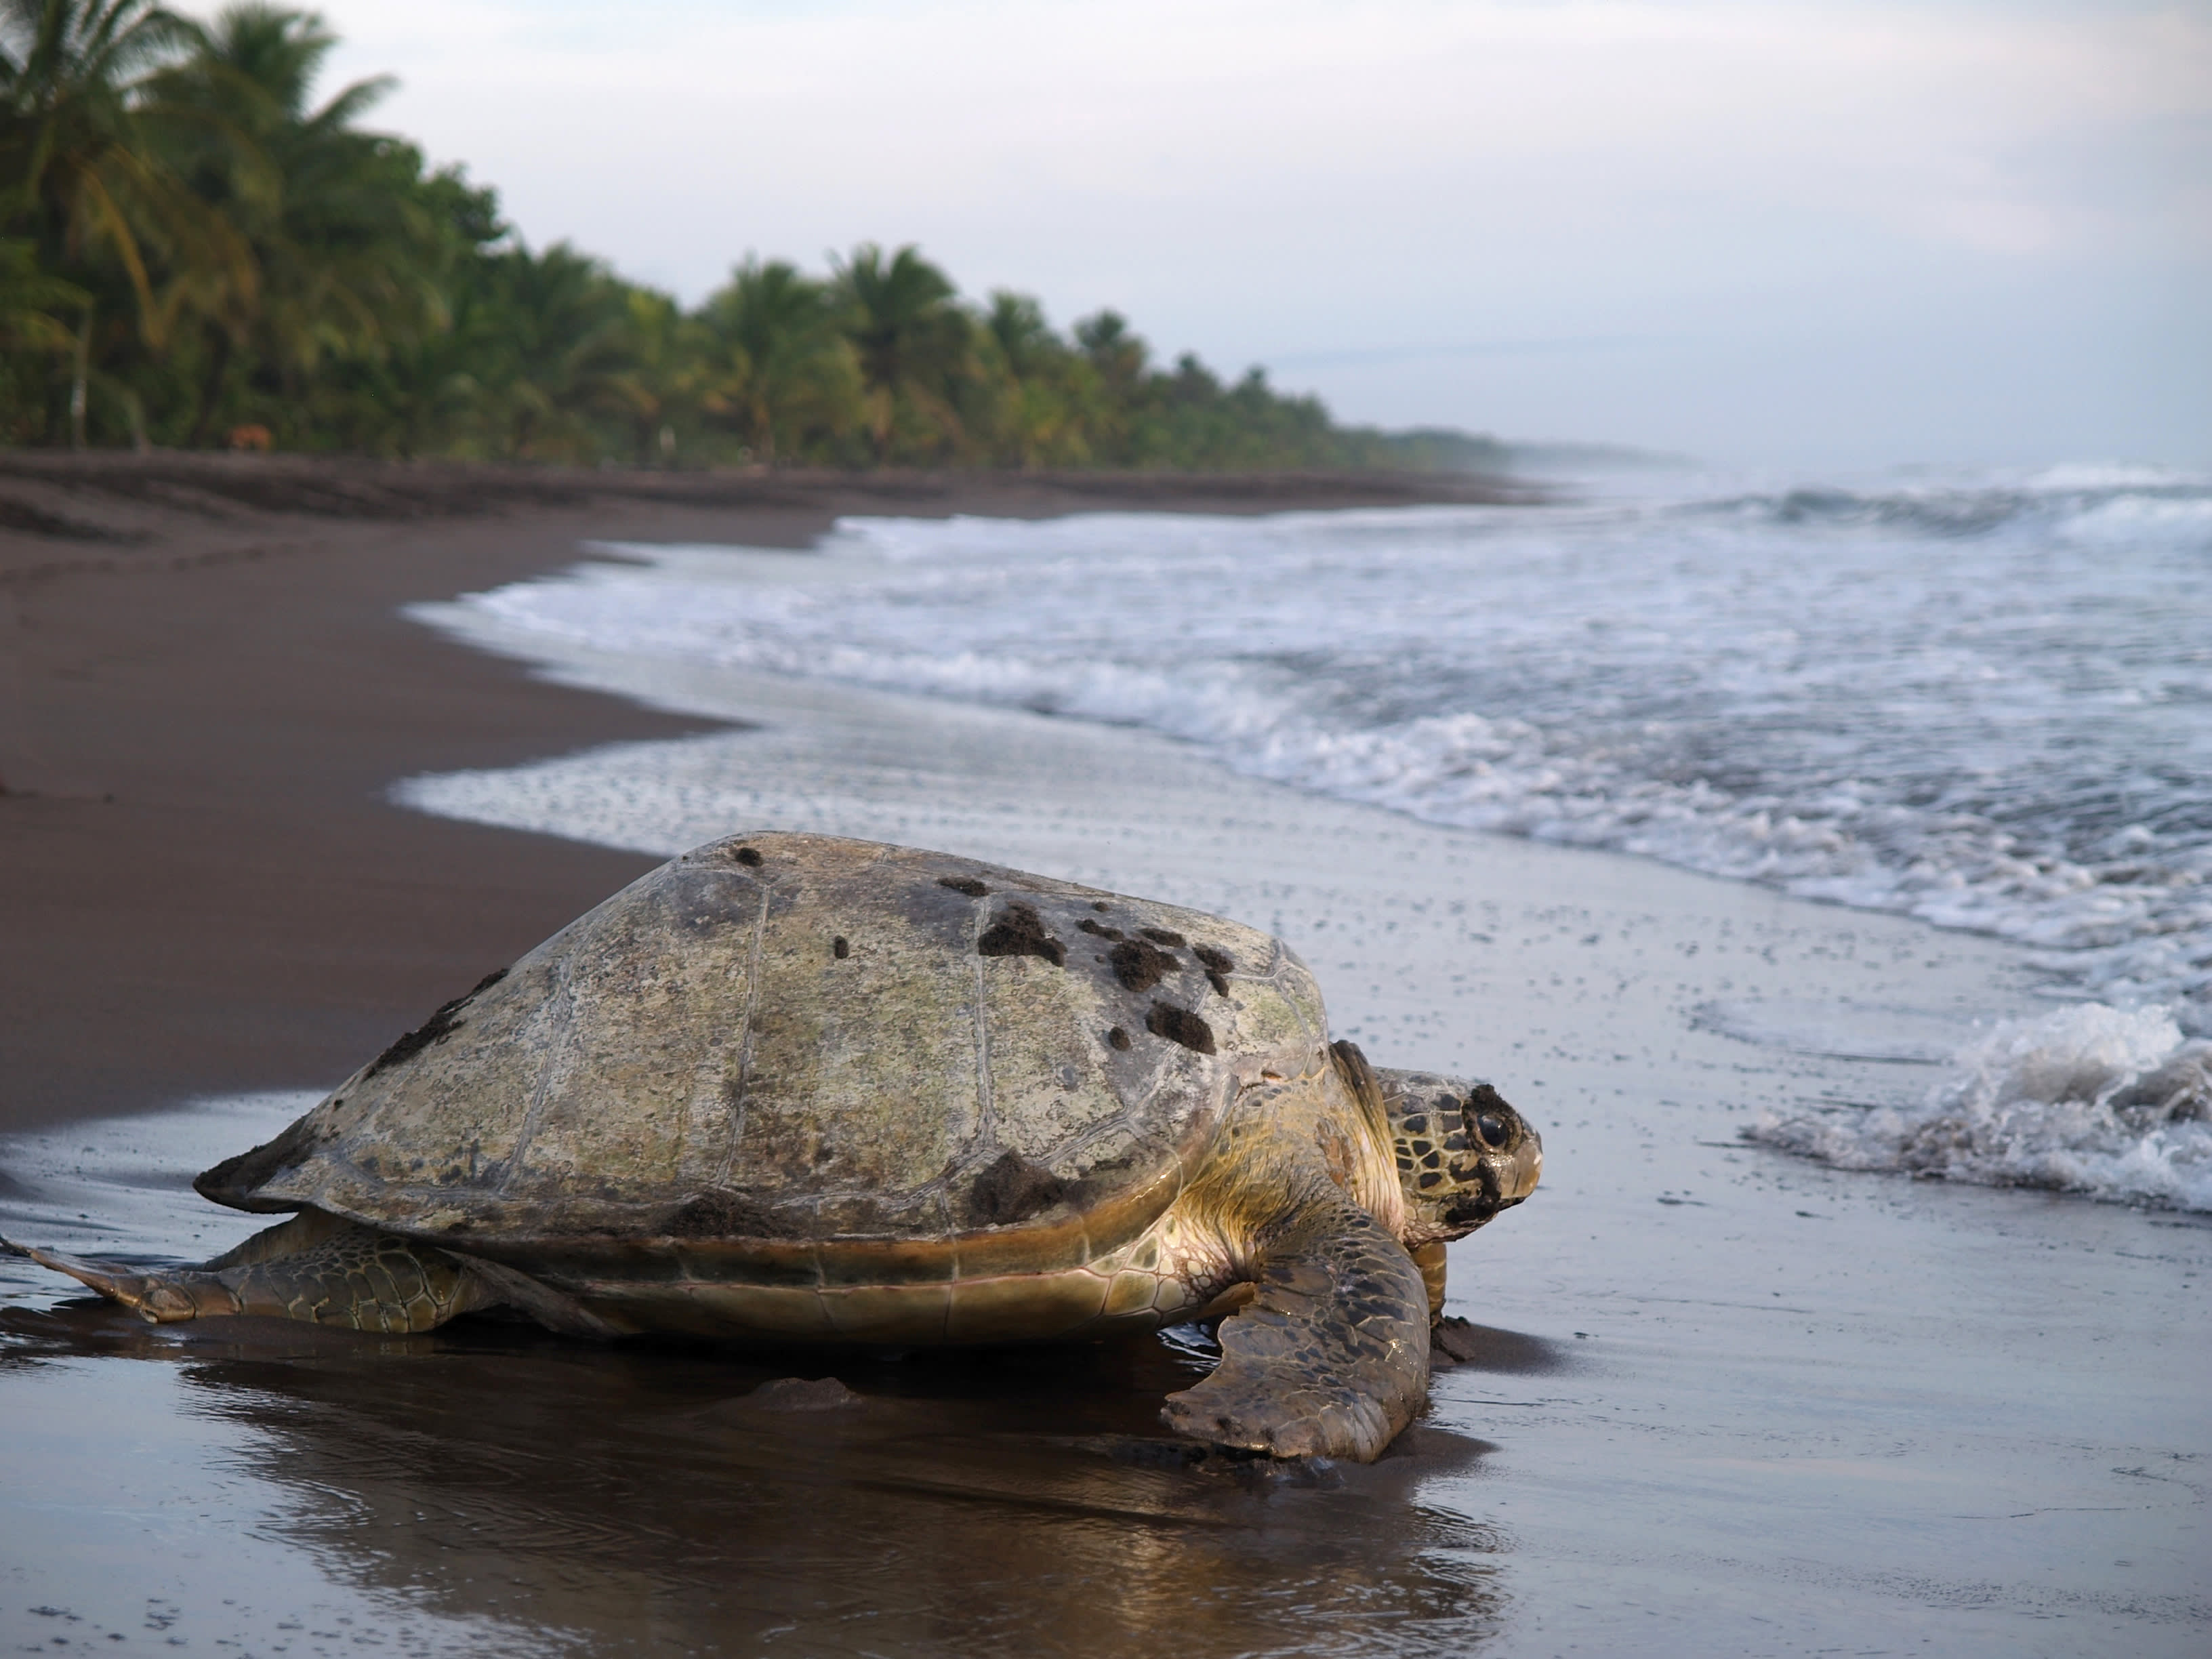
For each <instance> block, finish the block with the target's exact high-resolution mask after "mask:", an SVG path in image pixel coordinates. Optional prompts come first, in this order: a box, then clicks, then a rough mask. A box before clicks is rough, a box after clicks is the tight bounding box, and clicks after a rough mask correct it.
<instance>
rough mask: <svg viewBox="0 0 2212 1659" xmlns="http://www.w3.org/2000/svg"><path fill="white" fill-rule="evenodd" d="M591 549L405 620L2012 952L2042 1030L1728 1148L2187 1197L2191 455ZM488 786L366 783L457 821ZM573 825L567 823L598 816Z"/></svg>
mask: <svg viewBox="0 0 2212 1659" xmlns="http://www.w3.org/2000/svg"><path fill="white" fill-rule="evenodd" d="M604 551H605V552H607V553H610V554H615V555H618V556H620V560H621V562H613V561H603V562H589V563H586V564H585V565H583V566H582V567H580V568H578V569H576V570H574V571H573V572H570V573H567V574H562V575H558V576H556V577H552V578H549V579H544V580H533V581H528V582H523V583H519V584H515V585H513V586H507V587H503V588H501V589H499V590H497V591H495V592H488V593H481V594H474V595H470V596H467V597H465V598H464V599H460V600H459V601H457V602H455V603H453V604H450V605H425V606H420V607H417V608H416V614H417V615H418V616H419V617H422V619H423V620H426V621H428V622H431V623H434V624H435V625H438V626H440V627H442V628H445V629H448V630H451V631H453V632H455V633H458V634H459V635H462V636H463V637H465V638H469V639H471V640H472V641H476V642H477V643H481V644H487V645H492V646H495V647H497V648H501V649H505V650H509V651H516V650H520V651H521V652H523V653H526V654H527V653H529V651H530V650H531V648H532V641H540V642H542V643H543V644H544V646H545V647H547V648H549V649H554V650H570V651H573V650H576V649H581V650H584V651H586V652H589V653H610V654H611V655H615V656H620V657H623V658H627V659H640V658H646V659H660V660H664V661H666V662H670V663H695V664H696V663H704V664H714V665H726V666H732V667H738V668H742V669H745V670H749V671H771V672H775V673H779V674H785V675H792V676H801V677H808V678H825V679H830V680H836V681H841V682H845V683H848V684H860V685H864V686H869V687H873V688H878V689H880V690H890V691H897V692H902V693H909V694H921V695H923V696H933V697H939V698H949V699H957V700H962V701H967V702H983V703H990V704H999V705H1006V706H1012V707H1018V708H1028V709H1031V710H1036V711H1038V712H1040V713H1044V714H1054V715H1060V716H1066V717H1069V718H1074V719H1080V720H1091V721H1103V722H1111V723H1116V724H1122V725H1133V726H1144V727H1148V728H1151V729H1153V730H1155V731H1158V732H1163V733H1165V734H1167V735H1169V736H1171V737H1174V738H1180V739H1182V740H1184V741H1186V742H1188V743H1190V744H1194V745H1197V746H1198V747H1199V748H1200V749H1201V750H1203V751H1205V752H1206V754H1208V755H1210V756H1211V757H1214V758H1215V759H1216V760H1218V762H1219V763H1221V764H1222V765H1224V766H1226V767H1229V768H1231V769H1235V770H1237V771H1239V772H1243V773H1245V774H1248V775H1254V776H1258V777H1262V778H1266V779H1269V780H1272V781H1276V782H1279V783H1283V784H1286V785H1289V786H1291V787H1295V788H1299V789H1304V790H1309V791H1313V792H1316V793H1323V794H1328V795H1332V796H1336V797H1340V798H1342V799H1349V800H1356V801H1362V802H1366V803H1370V804H1374V805H1382V806H1384V807H1388V808H1391V809H1395V810H1396V811H1403V812H1406V813H1409V814H1412V815H1413V816H1415V817H1420V818H1424V819H1427V820H1430V821H1432V822H1435V823H1444V824H1450V825H1455V826H1461V827H1466V828H1473V829H1487V830H1494V831H1499V832H1503V833H1506V834H1510V835H1516V836H1530V837H1534V838H1537V839H1540V840H1544V841H1550V842H1561V843H1566V844H1571V845H1579V846H1589V847H1596V848H1608V849H1611V850H1614V851H1618V852H1625V853H1629V854H1640V855H1643V856H1646V857H1650V858H1654V859H1657V860H1664V861H1666V862H1668V863H1672V864H1676V865H1680V866H1686V867H1688V868H1691V869H1694V870H1699V871H1702V872H1707V873H1710V874H1713V875H1717V876H1722V877H1725V878H1734V879H1739V880H1744V881H1750V882H1757V883H1761V884H1767V885H1770V886H1772V887H1776V888H1778V889H1780V890H1784V891H1786V892H1789V893H1790V894H1793V895H1796V896H1801V897H1804V898H1808V899H1814V900H1820V901H1826V902H1833V903H1838V904H1842V905H1849V906H1855V907H1860V908H1869V909H1875V910H1884V911H1890V912H1893V913H1899V914H1903V915H1911V916H1914V917H1917V918H1919V919H1921V920H1922V921H1926V922H1928V923H1929V924H1932V925H1934V926H1936V927H1948V928H1963V929H1970V930H1974V931H1978V932H1983V933H1990V934H1995V935H1997V936H1999V937H2002V938H2004V939H2011V940H2014V941H2017V942H2018V943H2020V944H2021V945H2023V946H2025V947H2027V949H2029V950H2031V951H2033V953H2034V954H2035V957H2036V961H2037V963H2038V964H2039V967H2040V968H2041V969H2042V970H2043V972H2044V973H2045V975H2046V976H2047V978H2048V981H2049V984H2050V988H2051V992H2052V994H2053V995H2054V997H2056V998H2057V1000H2059V1002H2060V1003H2062V1004H2063V1005H2064V1006H2061V1007H2059V1008H2057V1009H2056V1010H2054V1012H2052V1014H2051V1015H2050V1016H2048V1017H2046V1018H2045V1019H2044V1020H2042V1021H2030V1022H2027V1024H2025V1025H2024V1026H2015V1027H2008V1028H2007V1030H2004V1031H2003V1032H2002V1033H1997V1034H1994V1035H1991V1036H1977V1038H1976V1040H1975V1042H1972V1043H1970V1044H1968V1045H1967V1048H1966V1049H1965V1050H1962V1051H1961V1052H1960V1054H1959V1055H1958V1057H1957V1060H1956V1066H1955V1069H1954V1073H1952V1075H1951V1076H1950V1077H1949V1078H1948V1079H1947V1080H1946V1081H1945V1082H1944V1083H1942V1084H1941V1085H1937V1086H1936V1088H1935V1089H1934V1090H1933V1091H1931V1092H1930V1094H1929V1097H1928V1099H1927V1100H1926V1102H1925V1103H1923V1106H1921V1107H1920V1108H1918V1109H1913V1110H1905V1109H1894V1108H1893V1109H1890V1110H1888V1111H1887V1113H1868V1112H1858V1113H1849V1114H1845V1115H1840V1116H1830V1115H1815V1116H1809V1117H1808V1116H1799V1117H1795V1118H1789V1117H1782V1118H1776V1117H1770V1118H1768V1119H1767V1120H1765V1121H1763V1122H1762V1123H1761V1124H1760V1125H1758V1126H1756V1127H1754V1129H1753V1133H1757V1134H1760V1135H1764V1136H1765V1137H1767V1138H1769V1139H1772V1140H1773V1141H1774V1142H1775V1143H1776V1144H1778V1145H1781V1146H1787V1147H1789V1148H1790V1149H1792V1150H1796V1151H1801V1152H1807V1153H1809V1154H1812V1155H1815V1156H1820V1157H1823V1158H1829V1159H1831V1160H1833V1161H1837V1162H1839V1163H1843V1164H1846V1165H1849V1166H1851V1167H1861V1168H1883V1169H1900V1170H1916V1171H1918V1172H1922V1173H1942V1174H1945V1175H1947V1176H1949V1177H1951V1178H1954V1179H1972V1180H1981V1181H1990V1182H2024V1183H2028V1184H2037V1185H2056V1186H2060V1187H2067V1188H2075V1189H2079V1190H2084V1191H2090V1192H2094V1193H2097V1194H2101V1195H2105V1196H2111V1197H2120V1198H2126V1199H2132V1200H2149V1201H2153V1202H2157V1203H2164V1204H2172V1205H2178V1206H2183V1207H2188V1208H2212V1126H2208V1124H2207V1122H2206V1121H2205V1120H2206V1116H2207V1113H2208V1105H2209V1104H2212V1102H2208V1091H2207V1085H2206V1081H2205V1079H2206V1076H2207V1067H2206V1060H2207V1056H2208V1055H2212V1048H2208V1046H2207V1044H2206V1042H2205V1039H2206V1038H2208V1037H2212V477H2199V476H2192V475H2185V474H2179V473H2173V472H2167V471H2148V470H2140V469H2122V468H2086V467H2073V468H2061V469H2056V470H2051V471H2044V472H2041V473H2037V474H2033V475H2021V476H2006V477H1997V476H1983V477H1971V478H1941V479H1939V478H1934V477H1919V478H1912V479H1906V480H1904V481H1899V480H1897V479H1888V480H1883V481H1879V482H1876V483H1864V482H1860V483H1854V484H1850V485H1844V484H1835V485H1829V484H1814V483H1802V482H1791V483H1772V482H1771V481H1768V482H1760V483H1743V482H1741V481H1728V482H1723V481H1716V480H1713V479H1710V478H1693V477H1686V476H1675V477H1662V478H1661V479H1660V480H1659V481H1658V482H1656V483H1652V482H1650V481H1649V480H1646V481H1644V482H1641V483H1637V484H1636V485H1634V486H1633V487H1631V488H1621V487H1610V488H1607V489H1605V490H1603V491H1601V492H1589V491H1584V492H1582V493H1580V494H1579V495H1576V496H1574V497H1573V498H1570V499H1562V500H1559V501H1555V502H1553V503H1551V504H1547V505H1541V506H1513V507H1419V508H1401V509H1389V510H1376V511H1352V512H1333V513H1286V514H1279V515H1273V516H1265V517H1257V518H1228V517H1218V516H1195V515H1191V516H1185V515H1173V514H1157V513H1092V514H1082V515H1077V516H1073V517H1069V518H1063V519H1059V520H1048V521H1044V522H1029V521H1016V520H988V519H973V518H955V519H950V520H910V519H890V518H855V519H848V520H843V521H842V522H841V523H840V524H839V525H838V526H836V530H835V531H834V532H832V533H831V534H829V535H828V536H827V537H825V538H823V541H822V542H821V544H819V546H818V548H817V550H816V553H815V555H814V556H812V557H810V558H803V559H792V558H790V557H789V556H782V557H781V559H780V560H779V561H778V562H777V563H776V566H775V573H774V574H763V573H764V569H766V568H767V567H765V566H764V563H763V551H762V550H745V549H717V548H702V547H665V546H645V545H620V546H615V545H608V546H606V547H605V548H604ZM493 787H494V791H495V793H496V787H495V786H493ZM486 788H487V778H486V775H471V776H468V777H447V778H426V779H418V780H412V781H409V782H408V783H407V784H405V785H404V786H402V788H401V791H400V795H401V798H402V799H405V800H407V801H409V802H410V803H411V804H413V805H418V806H421V807H422V808H425V809H427V810H430V811H447V812H453V813H455V814H457V815H460V816H471V817H482V816H490V817H495V818H496V817H499V816H500V813H499V809H498V808H497V807H496V806H495V805H489V806H488V805H487V804H486V795H485V791H486ZM640 810H641V811H642V810H645V809H643V808H641V809H640ZM608 811H612V812H613V813H614V814H615V816H616V817H620V815H621V811H622V807H621V805H620V798H619V792H614V794H613V795H612V797H611V804H610V800H608V799H603V800H602V802H601V804H600V805H599V806H598V807H597V808H595V817H596V819H597V821H596V822H595V823H594V825H593V826H592V828H591V829H589V830H587V831H585V833H588V834H590V835H592V836H593V838H597V839H614V840H617V841H622V840H624V839H625V836H624V834H623V830H622V829H621V828H620V827H619V826H618V825H617V826H616V827H615V828H613V829H609V828H608V826H607V823H606V821H605V814H606V813H607V812H608ZM629 839H630V840H631V841H632V842H634V843H635V844H649V842H650V836H642V837H630V838H629ZM1991 1045H1995V1046H1994V1047H1993V1046H1991ZM2167 1085H2171V1086H2167ZM2153 1096H2155V1097H2156V1098H2155V1099H2153V1098H2152V1097H2153ZM1947 1149H1948V1150H1947Z"/></svg>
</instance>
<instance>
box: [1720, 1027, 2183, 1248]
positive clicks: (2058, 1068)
mask: <svg viewBox="0 0 2212 1659" xmlns="http://www.w3.org/2000/svg"><path fill="white" fill-rule="evenodd" d="M2208 1120H2212V1042H2201V1041H2190V1040H2188V1039H2185V1037H2184V1036H2182V1032H2181V1028H2180V1027H2179V1025H2178V1024H2175V1022H2174V1020H2173V1018H2172V1014H2171V1013H2170V1012H2167V1011H2166V1010H2165V1009H2161V1008H2148V1009H2137V1010H2135V1011H2132V1012H2128V1011H2123V1010H2120V1009H2117V1008H2112V1007H2107V1006H2105V1005H2104V1004H2102V1003H2082V1004H2078V1005H2076V1006H2072V1007H2068V1008H2061V1009H2058V1010H2057V1011H2056V1012H2051V1013H2049V1014H2045V1015H2044V1016H2043V1017H2041V1018H2037V1019H2030V1020H2012V1021H2008V1022H2006V1023H2004V1024H2000V1025H1998V1026H1997V1027H1996V1029H1995V1030H1992V1031H1991V1032H1990V1035H1989V1036H1986V1037H1984V1038H1983V1039H1981V1040H1980V1041H1979V1042H1974V1043H1972V1044H1970V1045H1969V1046H1967V1047H1966V1048H1962V1049H1960V1051H1959V1053H1958V1054H1957V1055H1956V1056H1955V1058H1954V1060H1953V1062H1952V1072H1951V1075H1949V1076H1948V1077H1947V1078H1946V1079H1944V1081H1943V1082H1942V1083H1941V1084H1939V1085H1937V1086H1936V1088H1934V1089H1933V1090H1931V1091H1929V1095H1928V1097H1927V1099H1926V1100H1924V1101H1923V1103H1921V1104H1919V1105H1918V1106H1914V1107H1904V1108H1878V1109H1865V1110H1859V1111H1853V1110H1850V1109H1843V1110H1835V1109H1827V1110H1821V1111H1815V1112H1809V1113H1802V1114H1797V1115H1777V1114H1772V1113H1770V1114H1768V1115H1765V1116H1764V1117H1763V1118H1761V1119H1760V1121H1759V1122H1758V1123H1757V1124H1756V1125H1754V1126H1753V1127H1751V1128H1749V1129H1747V1130H1746V1131H1745V1132H1744V1133H1745V1134H1746V1136H1747V1138H1748V1139H1753V1140H1756V1141H1759V1142H1762V1143H1764V1144H1765V1145H1767V1146H1777V1147H1779V1148H1781V1149H1782V1150H1784V1151H1785V1152H1797V1153H1801V1154H1803V1155H1804V1156H1806V1157H1808V1158H1819V1159H1820V1160H1821V1161H1822V1162H1824V1163H1827V1164H1835V1165H1836V1166H1838V1168H1841V1169H1846V1170H1890V1171H1894V1172H1897V1173H1900V1174H1905V1175H1914V1176H1938V1177H1941V1178H1942V1179H1944V1180H1948V1181H1970V1182H1977V1183H1978V1184H1981V1185H1984V1186H1996V1187H2045V1188H2055V1189H2057V1190H2059V1191H2063V1192H2072V1193H2086V1194H2090V1195H2091V1196H2093V1197H2096V1198H2101V1199H2108V1200H2119V1201H2123V1202H2128V1203H2139V1204H2155V1205H2161V1206H2170V1207H2172V1208H2175V1209H2184V1210H2212V1121H2208Z"/></svg>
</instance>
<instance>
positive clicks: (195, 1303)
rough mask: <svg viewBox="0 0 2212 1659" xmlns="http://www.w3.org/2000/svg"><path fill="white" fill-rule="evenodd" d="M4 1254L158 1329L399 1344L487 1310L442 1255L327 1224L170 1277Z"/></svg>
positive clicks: (304, 1225) (273, 1234)
mask: <svg viewBox="0 0 2212 1659" xmlns="http://www.w3.org/2000/svg"><path fill="white" fill-rule="evenodd" d="M0 1243H4V1241H0ZM7 1248H8V1249H11V1250H14V1251H16V1252H17V1253H19V1254H21V1255H27V1256H28V1257H30V1259H31V1260H32V1261H35V1262H38V1263H39V1264H40V1266H41V1267H52V1268H53V1269H54V1270H55V1271H56V1272H58V1273H67V1274H68V1275H69V1276H70V1278H72V1279H76V1280H77V1281H78V1282H79V1283H81V1284H83V1285H89V1286H90V1287H91V1288H92V1289H94V1290H95V1291H99V1292H100V1294H101V1295H102V1296H105V1297H110V1298H111V1299H112V1300H114V1301H117V1302H119V1303H121V1304H123V1305H124V1306H125V1307H126V1308H130V1309H132V1310H135V1311H136V1312H137V1314H138V1315H139V1316H140V1317H142V1318H143V1319H144V1320H145V1321H146V1322H148V1323H149V1324H155V1325H168V1324H175V1323H178V1322H181V1321H184V1320H187V1319H208V1318H220V1317H226V1316H234V1315H240V1314H256V1315H261V1316H267V1317H273V1318H277V1319H294V1320H298V1321H301V1322H303V1323H306V1324H310V1325H342V1326H345V1327H348V1328H351V1329H353V1330H356V1331H377V1332H380V1333H383V1334H387V1335H396V1334H404V1333H409V1332H414V1331H427V1330H432V1329H435V1328H436V1327H438V1326H440V1325H442V1324H444V1323H445V1322H447V1320H449V1319H451V1318H453V1316H455V1315H457V1314H461V1313H466V1312H467V1311H469V1310H471V1309H472V1308H479V1307H483V1306H485V1305H486V1304H487V1301H488V1298H487V1297H485V1296H484V1295H483V1289H482V1286H481V1285H479V1284H478V1282H477V1279H475V1277H474V1276H473V1275H471V1273H470V1272H469V1270H468V1268H467V1267H466V1266H465V1264H464V1263H462V1262H461V1261H458V1260H456V1259H455V1258H454V1257H453V1256H451V1255H447V1253H446V1252H445V1251H443V1250H441V1249H435V1248H433V1247H432V1246H429V1245H427V1244H415V1243H409V1242H408V1241H407V1240H405V1239H402V1238H394V1237H392V1236H391V1235H389V1234H386V1233H378V1232H375V1231H371V1230H370V1229H369V1228H367V1227H362V1226H356V1225H355V1224H353V1223H352V1222H349V1221H339V1220H337V1219H335V1218H332V1217H330V1216H325V1215H313V1214H311V1215H303V1216H300V1217H298V1218H295V1219H294V1220H291V1221H288V1222H285V1223H284V1224H283V1225H281V1226H276V1227H271V1228H270V1229H269V1230H268V1231H265V1232H262V1233H258V1234H256V1235H255V1236H254V1237H252V1238H251V1239H248V1240H247V1241H246V1243H245V1244H243V1245H241V1246H240V1248H239V1249H236V1250H234V1251H232V1252H231V1253H230V1255H228V1256H218V1257H217V1258H216V1260H215V1261H211V1262H210V1263H208V1264H207V1266H206V1267H198V1268H191V1267H187V1268H183V1269H180V1270H177V1271H173V1272H169V1273H137V1272H134V1271H132V1270H131V1269H130V1268H128V1267H116V1266H113V1265H112V1264H109V1263H106V1262H98V1261H81V1260H79V1259H78V1258H77V1257H76V1256H70V1255H60V1254H58V1253H57V1252H53V1251H49V1250H36V1249H26V1248H24V1247H23V1246H21V1245H16V1244H9V1245H8V1246H7Z"/></svg>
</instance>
